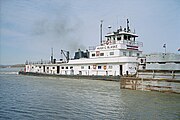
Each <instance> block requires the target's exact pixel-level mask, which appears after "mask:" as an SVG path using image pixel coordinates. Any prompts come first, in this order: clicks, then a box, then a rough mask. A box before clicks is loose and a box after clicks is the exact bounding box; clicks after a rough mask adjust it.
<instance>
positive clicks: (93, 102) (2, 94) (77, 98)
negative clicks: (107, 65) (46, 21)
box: [0, 68, 180, 120]
mask: <svg viewBox="0 0 180 120" xmlns="http://www.w3.org/2000/svg"><path fill="white" fill-rule="evenodd" d="M17 70H19V69H7V68H6V69H0V119H2V120H3V119H13V120H31V119H32V120H34V119H42V120H46V119H48V120H56V119H57V120H63V119H69V120H71V119H72V120H102V119H103V120H104V119H106V120H118V119H122V120H136V119H141V120H146V119H149V120H178V119H180V95H179V94H169V93H158V92H142V91H133V90H120V89H119V83H118V82H110V81H97V80H85V79H64V78H51V77H49V78H45V77H34V76H21V75H17V74H16V72H15V71H17Z"/></svg>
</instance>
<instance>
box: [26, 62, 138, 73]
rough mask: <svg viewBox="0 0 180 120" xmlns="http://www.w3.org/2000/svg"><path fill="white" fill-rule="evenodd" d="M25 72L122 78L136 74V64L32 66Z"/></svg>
mask: <svg viewBox="0 0 180 120" xmlns="http://www.w3.org/2000/svg"><path fill="white" fill-rule="evenodd" d="M25 71H26V72H35V73H46V74H59V75H87V76H88V75H91V76H93V75H95V76H98V75H100V76H123V75H134V74H136V72H137V64H136V63H124V64H122V63H121V64H120V63H114V64H112V63H111V64H81V65H78V64H74V65H73V64H71V65H69V64H35V65H33V64H32V65H26V68H25Z"/></svg>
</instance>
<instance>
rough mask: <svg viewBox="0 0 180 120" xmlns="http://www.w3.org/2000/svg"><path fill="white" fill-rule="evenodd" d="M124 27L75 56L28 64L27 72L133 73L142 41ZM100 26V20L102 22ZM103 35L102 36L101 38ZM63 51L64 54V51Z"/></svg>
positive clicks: (112, 74)
mask: <svg viewBox="0 0 180 120" xmlns="http://www.w3.org/2000/svg"><path fill="white" fill-rule="evenodd" d="M128 23H129V21H128V20H127V27H126V28H124V29H123V28H122V27H120V28H119V29H118V30H117V31H115V32H110V33H107V35H106V36H105V38H106V39H105V40H101V43H100V45H99V46H96V47H90V49H89V50H87V51H85V52H84V51H81V50H79V51H78V52H76V54H75V57H74V59H69V58H68V56H69V53H68V55H67V56H66V58H67V60H66V62H64V61H56V62H55V61H54V62H52V60H51V63H48V64H44V63H39V64H38V63H37V64H27V65H26V72H38V73H46V74H61V75H102V76H107V75H111V76H122V75H135V74H136V72H137V69H138V67H139V66H138V65H139V64H138V63H139V62H138V61H139V57H141V56H142V51H141V47H143V44H142V42H138V41H136V38H137V37H138V35H137V34H135V32H132V31H131V30H130V28H129V24H128ZM101 29H102V23H101ZM101 38H102V37H101ZM63 54H64V53H63Z"/></svg>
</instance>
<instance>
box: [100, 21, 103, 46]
mask: <svg viewBox="0 0 180 120" xmlns="http://www.w3.org/2000/svg"><path fill="white" fill-rule="evenodd" d="M102 23H103V20H101V25H100V45H102V39H103V37H102V34H103V33H102V27H103V26H102Z"/></svg>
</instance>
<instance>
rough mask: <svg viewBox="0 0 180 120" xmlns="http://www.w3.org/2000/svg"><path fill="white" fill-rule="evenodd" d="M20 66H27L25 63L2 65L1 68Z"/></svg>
mask: <svg viewBox="0 0 180 120" xmlns="http://www.w3.org/2000/svg"><path fill="white" fill-rule="evenodd" d="M19 67H25V64H15V65H0V68H19Z"/></svg>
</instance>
